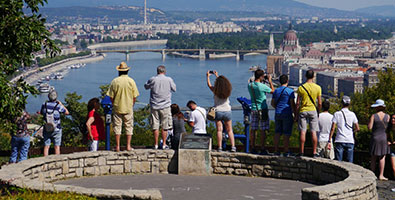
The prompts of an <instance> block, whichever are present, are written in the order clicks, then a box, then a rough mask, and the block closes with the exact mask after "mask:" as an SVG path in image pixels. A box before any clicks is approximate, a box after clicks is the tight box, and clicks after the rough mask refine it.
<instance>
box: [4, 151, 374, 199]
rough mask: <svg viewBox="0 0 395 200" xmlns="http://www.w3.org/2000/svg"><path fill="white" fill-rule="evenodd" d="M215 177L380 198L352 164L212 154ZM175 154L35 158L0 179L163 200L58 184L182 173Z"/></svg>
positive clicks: (305, 194) (310, 194) (324, 195)
mask: <svg viewBox="0 0 395 200" xmlns="http://www.w3.org/2000/svg"><path fill="white" fill-rule="evenodd" d="M210 155H211V166H212V174H217V175H238V176H256V177H272V178H281V179H291V180H298V181H304V182H308V183H312V184H316V185H318V186H315V187H311V188H304V189H303V190H302V199H306V200H307V199H308V200H310V199H358V200H365V199H369V200H370V199H378V196H377V190H376V177H375V175H374V174H373V173H372V172H371V171H370V170H367V169H364V168H362V167H360V166H358V165H354V164H351V163H346V162H338V161H332V160H327V159H313V158H307V157H301V158H295V157H277V156H258V155H253V154H246V153H226V152H210ZM177 157H178V156H177V155H176V154H175V152H174V151H173V150H146V149H144V150H134V151H123V152H111V151H99V152H81V153H73V154H68V155H51V156H48V157H41V158H32V159H28V160H26V161H22V162H20V163H17V164H10V165H6V166H3V167H2V169H0V181H1V182H2V183H6V184H9V185H12V186H17V187H24V188H29V189H32V190H44V191H50V192H54V191H72V192H76V193H80V194H85V195H90V196H96V197H98V198H100V199H162V196H161V194H160V191H159V190H108V189H87V188H83V187H77V186H67V185H54V184H53V183H52V182H54V181H56V180H62V179H67V178H76V177H83V176H100V175H106V174H125V173H135V174H141V173H150V174H155V173H157V174H159V173H160V174H167V173H176V172H177V159H178V158H177Z"/></svg>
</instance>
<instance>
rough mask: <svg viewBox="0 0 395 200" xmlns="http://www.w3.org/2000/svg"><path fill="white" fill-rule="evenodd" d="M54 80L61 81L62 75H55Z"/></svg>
mask: <svg viewBox="0 0 395 200" xmlns="http://www.w3.org/2000/svg"><path fill="white" fill-rule="evenodd" d="M54 79H57V80H59V79H63V75H62V74H61V73H59V72H58V73H55V77H54Z"/></svg>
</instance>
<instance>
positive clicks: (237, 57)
mask: <svg viewBox="0 0 395 200" xmlns="http://www.w3.org/2000/svg"><path fill="white" fill-rule="evenodd" d="M239 60H240V52H239V50H237V51H236V61H239Z"/></svg>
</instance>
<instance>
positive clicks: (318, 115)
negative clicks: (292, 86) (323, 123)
mask: <svg viewBox="0 0 395 200" xmlns="http://www.w3.org/2000/svg"><path fill="white" fill-rule="evenodd" d="M300 86H302V88H303V89H304V90H305V91H306V93H307V95H308V96H309V98H310V101H311V103H313V105H314V107H315V110H317V117H320V113H319V111H318V108H317V105H316V104H315V101H314V100H313V98H312V97H311V95H310V93H309V91H307V89H306V88H305V87H304V86H303V84H302V85H300Z"/></svg>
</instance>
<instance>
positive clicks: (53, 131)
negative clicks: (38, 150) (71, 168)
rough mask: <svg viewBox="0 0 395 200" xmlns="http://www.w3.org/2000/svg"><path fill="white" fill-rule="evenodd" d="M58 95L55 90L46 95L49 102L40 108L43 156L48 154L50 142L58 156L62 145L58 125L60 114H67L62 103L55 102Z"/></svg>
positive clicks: (60, 127) (60, 129)
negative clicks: (42, 120) (42, 119)
mask: <svg viewBox="0 0 395 200" xmlns="http://www.w3.org/2000/svg"><path fill="white" fill-rule="evenodd" d="M57 98H58V94H57V92H56V91H55V90H51V91H49V93H48V99H49V101H46V102H45V103H43V105H42V106H41V111H40V113H41V114H42V115H44V121H45V125H44V131H43V136H44V145H45V146H44V156H47V155H48V153H49V147H50V146H51V141H52V142H53V144H54V149H55V154H57V155H58V154H60V144H61V143H62V126H61V125H60V114H61V113H64V114H65V115H68V114H69V111H68V110H67V108H66V107H65V106H64V105H63V104H62V102H60V101H58V100H57Z"/></svg>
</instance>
